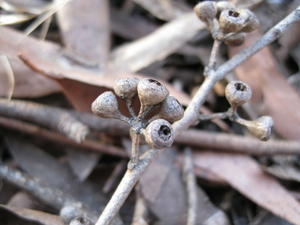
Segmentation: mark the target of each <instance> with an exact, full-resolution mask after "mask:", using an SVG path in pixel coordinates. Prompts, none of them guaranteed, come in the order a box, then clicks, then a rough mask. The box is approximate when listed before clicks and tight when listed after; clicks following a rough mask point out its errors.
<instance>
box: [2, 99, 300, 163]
mask: <svg viewBox="0 0 300 225" xmlns="http://www.w3.org/2000/svg"><path fill="white" fill-rule="evenodd" d="M13 101H14V100H12V101H11V102H13ZM0 108H1V104H0ZM52 108H54V107H50V106H49V108H48V110H50V109H52ZM54 109H56V108H54ZM61 110H62V111H65V112H68V113H70V114H72V115H73V116H74V117H75V118H76V119H78V120H80V121H81V122H83V123H84V124H86V125H88V126H89V127H90V128H92V129H95V130H97V131H99V132H103V131H106V132H107V133H108V134H111V135H121V136H127V135H128V126H127V125H126V124H124V123H121V122H120V121H117V120H114V119H102V118H99V117H96V116H93V115H91V114H88V113H79V112H76V113H75V112H73V111H69V110H63V109H61ZM0 111H1V110H0ZM51 112H52V111H51ZM54 112H55V111H53V113H54ZM215 116H216V117H219V116H220V117H223V116H225V114H223V113H221V114H218V113H217V114H211V116H210V115H207V116H206V115H201V117H200V119H210V117H215ZM38 125H40V124H38ZM0 126H2V127H5V128H7V129H13V130H17V131H21V132H23V133H26V134H29V135H36V136H38V137H41V138H44V139H46V140H49V141H53V142H55V143H57V142H58V143H62V144H64V145H67V146H71V147H74V148H79V149H86V150H91V151H96V152H101V153H106V154H110V155H115V156H119V157H122V158H124V157H128V155H127V154H126V152H124V151H123V149H120V148H118V147H114V146H109V145H105V144H103V143H100V142H98V141H94V140H90V139H86V140H84V141H82V142H81V143H76V142H74V141H72V140H71V139H69V138H67V137H65V136H63V135H60V134H58V133H55V132H52V131H48V130H46V129H43V128H41V127H40V126H36V125H33V124H29V123H27V122H23V121H19V120H15V119H9V118H5V117H1V116H0ZM175 141H176V143H179V144H184V145H188V146H193V147H199V148H201V149H211V150H215V151H226V152H234V153H241V154H251V155H274V154H294V155H300V142H299V141H286V140H282V141H276V140H270V141H268V142H261V141H259V140H257V139H254V138H250V137H243V136H238V135H233V134H224V133H216V132H208V131H202V130H194V129H189V130H187V131H185V132H183V133H181V134H179V135H178V136H177V137H176V140H175Z"/></svg>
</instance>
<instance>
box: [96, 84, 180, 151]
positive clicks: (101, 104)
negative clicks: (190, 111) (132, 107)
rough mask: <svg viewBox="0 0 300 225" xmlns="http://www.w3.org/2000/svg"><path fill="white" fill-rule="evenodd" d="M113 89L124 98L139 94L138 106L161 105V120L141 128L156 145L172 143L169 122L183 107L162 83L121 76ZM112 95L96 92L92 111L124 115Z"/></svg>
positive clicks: (172, 120)
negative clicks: (97, 94)
mask: <svg viewBox="0 0 300 225" xmlns="http://www.w3.org/2000/svg"><path fill="white" fill-rule="evenodd" d="M114 92H115V94H116V95H117V96H118V97H120V98H121V99H123V100H132V99H133V98H134V97H135V96H138V98H139V100H140V103H141V109H145V108H146V107H149V106H156V105H160V111H159V112H158V113H157V115H158V116H159V118H160V119H156V120H153V121H152V122H151V123H149V124H148V123H143V124H148V126H147V127H144V132H143V135H144V136H145V140H146V142H147V143H148V144H149V145H151V146H152V147H155V148H166V147H169V146H170V145H171V144H172V143H173V141H174V134H173V133H174V132H173V128H172V126H171V124H170V123H173V122H175V121H177V120H179V119H181V118H182V117H183V112H184V110H183V108H182V106H181V104H180V103H179V102H178V101H177V99H176V98H174V97H172V96H169V91H168V90H167V88H166V87H165V86H164V85H163V84H162V83H160V82H159V81H157V80H155V79H151V78H144V79H138V78H123V79H120V80H117V81H116V83H115V85H114ZM115 94H114V93H113V92H111V91H106V92H104V93H102V94H101V95H99V97H98V98H97V99H96V100H95V101H94V102H93V103H92V107H91V108H92V111H93V112H94V113H95V114H96V115H98V116H101V117H105V118H116V119H120V118H121V117H124V115H122V114H121V112H120V110H119V105H118V101H117V98H116V95H115ZM142 113H143V112H142ZM128 119H129V118H128ZM139 119H140V118H139V117H136V118H131V120H139ZM128 121H129V120H128ZM145 126H146V125H145Z"/></svg>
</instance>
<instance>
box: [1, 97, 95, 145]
mask: <svg viewBox="0 0 300 225" xmlns="http://www.w3.org/2000/svg"><path fill="white" fill-rule="evenodd" d="M0 115H2V116H6V117H11V118H17V119H22V120H27V121H31V122H33V123H38V124H40V125H42V126H44V127H47V128H50V129H53V130H56V131H58V132H60V133H62V134H64V135H66V136H68V137H69V138H71V139H73V140H75V141H76V142H81V141H82V140H84V139H85V137H86V136H87V134H88V133H89V129H88V127H87V126H86V125H84V124H83V123H81V122H80V121H78V120H77V119H76V118H74V117H73V116H72V115H71V114H70V113H68V112H66V111H64V110H61V109H59V108H52V107H48V106H43V105H40V104H36V103H28V102H24V101H17V100H14V101H8V100H5V99H0Z"/></svg>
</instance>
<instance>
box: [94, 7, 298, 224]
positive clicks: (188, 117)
mask: <svg viewBox="0 0 300 225" xmlns="http://www.w3.org/2000/svg"><path fill="white" fill-rule="evenodd" d="M299 18H300V6H299V7H298V8H297V9H296V10H294V11H293V12H292V13H291V14H290V15H288V16H287V17H286V18H285V19H283V20H282V21H281V22H280V23H278V24H277V25H276V26H274V27H273V28H272V29H271V30H270V31H269V32H268V33H266V34H265V35H264V36H263V37H262V38H261V39H260V40H259V41H257V42H256V43H254V44H253V45H252V46H250V47H249V48H247V49H245V50H244V51H242V52H240V53H239V54H237V55H236V56H235V57H233V58H232V59H231V60H229V61H228V62H227V63H224V64H223V65H222V66H220V67H219V69H218V70H216V71H213V72H212V73H211V74H208V77H207V78H206V79H205V81H204V83H203V84H202V85H201V87H200V88H199V90H198V91H197V93H196V95H195V96H194V98H193V99H192V101H191V103H190V104H189V106H188V108H187V109H186V111H185V114H184V117H183V118H182V119H181V120H179V121H178V122H175V123H174V124H173V127H174V130H175V132H176V135H178V134H179V133H180V131H183V130H186V129H187V128H188V127H190V126H191V125H194V124H195V122H196V121H197V120H198V118H199V109H200V107H201V105H202V104H203V102H204V100H205V98H206V96H207V95H208V93H209V92H210V91H211V89H212V88H213V86H214V85H215V83H216V82H217V81H219V80H220V79H222V78H223V77H224V76H225V75H226V74H227V73H228V72H229V71H231V70H233V69H234V68H235V67H237V66H238V65H239V64H241V63H242V62H244V61H245V60H246V59H248V58H249V57H251V56H252V55H254V54H255V53H256V52H257V51H259V50H260V49H262V48H263V47H265V46H266V45H268V44H270V43H271V42H272V41H274V40H275V39H276V38H278V37H279V36H280V34H281V33H282V32H283V31H285V30H286V29H287V27H288V26H289V25H291V24H292V23H294V22H296V21H297V20H299ZM121 52H122V51H121ZM119 53H120V52H119ZM145 154H146V155H145V158H144V159H142V160H141V161H140V162H139V163H138V164H137V165H136V166H135V167H134V168H133V169H132V170H127V172H126V174H125V175H124V177H123V179H122V181H121V182H120V184H119V186H118V188H117V190H116V191H115V193H114V194H113V196H112V198H111V199H110V201H109V202H108V204H107V205H106V207H105V209H104V211H103V212H102V214H101V215H100V217H99V219H98V221H97V223H96V225H109V224H110V222H111V220H112V219H113V218H114V217H115V215H116V214H117V212H118V211H119V209H120V208H121V206H122V205H123V203H124V202H125V200H126V198H127V197H128V195H129V193H130V192H131V190H132V188H133V187H134V185H135V184H136V182H137V181H138V180H139V179H140V177H141V175H142V174H143V172H144V171H145V170H146V168H147V167H148V165H149V164H150V163H151V161H152V160H153V158H154V157H155V156H156V155H158V151H156V150H150V151H149V152H147V153H145Z"/></svg>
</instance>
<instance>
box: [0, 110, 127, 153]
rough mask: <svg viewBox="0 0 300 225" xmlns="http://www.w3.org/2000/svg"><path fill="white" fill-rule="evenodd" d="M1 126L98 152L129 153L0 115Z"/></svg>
mask: <svg viewBox="0 0 300 225" xmlns="http://www.w3.org/2000/svg"><path fill="white" fill-rule="evenodd" d="M0 126H2V127H5V128H7V129H13V130H17V131H20V132H22V133H25V134H30V135H36V136H38V137H40V138H43V139H46V140H49V141H52V142H54V143H61V144H63V145H64V146H65V145H67V146H70V147H73V148H78V149H82V150H90V151H94V152H98V153H104V154H109V155H114V156H119V157H122V158H127V157H128V154H127V153H126V152H125V151H124V150H123V149H121V148H118V147H115V146H110V145H106V144H103V143H101V142H99V141H94V140H88V139H87V140H84V141H82V142H81V143H77V142H75V141H73V140H71V139H69V138H67V137H65V136H63V135H60V134H58V133H55V132H52V131H49V130H46V129H43V128H41V127H39V126H36V125H32V124H29V123H26V122H22V121H18V120H15V119H8V118H4V117H1V116H0Z"/></svg>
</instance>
